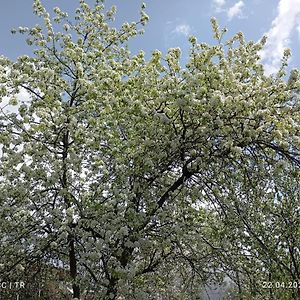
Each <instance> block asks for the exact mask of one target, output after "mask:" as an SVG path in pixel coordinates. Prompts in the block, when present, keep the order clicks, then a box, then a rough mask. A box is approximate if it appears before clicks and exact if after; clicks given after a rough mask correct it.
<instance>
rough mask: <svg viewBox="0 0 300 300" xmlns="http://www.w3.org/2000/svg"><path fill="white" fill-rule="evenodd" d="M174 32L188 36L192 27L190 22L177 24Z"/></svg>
mask: <svg viewBox="0 0 300 300" xmlns="http://www.w3.org/2000/svg"><path fill="white" fill-rule="evenodd" d="M172 32H173V33H176V34H179V35H184V36H188V35H190V33H191V27H190V25H188V24H180V25H177V26H176V27H175V29H174V30H173V31H172Z"/></svg>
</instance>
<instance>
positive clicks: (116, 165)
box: [0, 0, 300, 299]
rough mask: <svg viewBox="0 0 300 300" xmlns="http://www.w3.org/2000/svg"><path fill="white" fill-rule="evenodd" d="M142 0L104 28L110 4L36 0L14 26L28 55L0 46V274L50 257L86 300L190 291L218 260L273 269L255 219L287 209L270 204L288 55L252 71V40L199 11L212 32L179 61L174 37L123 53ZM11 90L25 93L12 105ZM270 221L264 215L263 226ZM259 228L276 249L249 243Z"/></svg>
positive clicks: (295, 75)
mask: <svg viewBox="0 0 300 300" xmlns="http://www.w3.org/2000/svg"><path fill="white" fill-rule="evenodd" d="M144 10H145V5H144V4H142V8H141V15H140V20H139V21H137V22H131V23H128V22H125V23H124V24H122V25H121V26H119V27H118V28H114V27H113V26H111V25H110V24H111V22H112V21H113V19H114V16H115V14H116V8H115V7H114V6H113V7H112V8H111V9H110V10H108V11H107V12H106V11H105V9H104V6H103V4H102V1H96V4H95V6H94V7H91V6H89V5H88V4H87V3H86V2H85V1H83V0H81V1H80V7H79V8H78V9H77V10H76V16H75V21H73V20H72V21H70V20H69V19H68V18H67V14H66V13H64V12H62V11H61V10H60V9H59V8H55V9H54V14H55V16H54V18H52V17H51V16H50V15H49V14H48V13H47V12H46V10H45V9H44V7H43V6H42V5H41V3H40V1H38V0H36V1H34V12H35V13H36V14H37V15H38V16H40V17H41V18H42V19H43V21H44V26H43V27H42V26H40V25H38V26H35V27H33V28H26V27H20V28H19V30H18V31H19V32H20V33H22V34H27V35H28V43H29V44H32V45H33V46H34V48H35V49H36V50H35V54H34V55H33V56H32V57H29V56H25V55H24V56H21V57H19V58H18V59H17V60H16V61H15V62H11V61H9V60H8V59H6V58H4V57H0V81H1V85H0V95H1V97H2V98H3V99H1V101H2V102H1V106H0V142H1V145H3V146H2V148H1V152H0V153H1V154H0V155H1V156H0V159H1V165H0V174H1V181H0V204H1V206H0V216H1V218H0V235H1V236H5V237H6V238H5V240H3V242H2V243H1V245H0V254H1V255H2V257H3V261H5V263H4V267H3V268H2V269H3V270H4V271H3V272H7V273H3V274H5V275H7V276H9V275H11V274H12V272H14V271H15V270H17V271H18V272H20V273H22V272H23V271H24V272H27V269H28V268H29V266H30V262H31V259H32V258H34V259H37V260H39V259H40V260H41V261H42V260H46V263H47V264H51V259H57V260H58V261H59V263H61V264H63V265H65V266H67V267H68V268H69V271H70V275H71V279H72V282H73V290H74V297H75V296H76V297H77V298H79V297H80V295H79V294H80V293H79V288H81V290H82V291H83V290H93V292H94V293H96V298H97V299H98V298H99V299H109V298H110V297H111V298H112V299H113V298H116V297H119V298H120V299H123V298H124V299H143V298H144V299H152V298H154V297H161V298H164V299H171V298H174V299H175V298H176V299H177V298H178V299H179V298H180V299H192V298H191V297H192V295H195V293H198V292H199V289H200V288H201V287H202V286H203V284H205V283H208V282H211V281H213V280H219V281H220V280H221V279H220V277H219V276H220V274H221V273H222V275H224V276H228V275H230V276H232V278H233V280H242V281H243V282H244V283H245V286H247V287H248V286H250V285H251V284H252V282H257V280H258V279H259V280H265V279H266V276H267V275H268V274H269V273H268V272H267V271H266V272H265V271H262V270H261V269H260V268H265V270H268V268H271V269H270V270H273V271H274V270H275V269H277V267H276V266H277V265H276V264H275V263H274V265H272V266H270V265H269V264H270V260H269V258H270V257H277V256H282V261H281V262H282V263H284V261H287V262H289V263H292V262H291V261H290V257H289V256H288V255H286V254H283V253H282V252H281V250H280V251H279V250H278V249H277V248H276V247H275V246H274V245H275V241H274V236H273V237H270V236H269V235H268V230H264V228H263V226H267V225H262V224H263V223H262V220H261V218H262V216H266V217H268V216H269V215H272V214H273V218H275V217H276V218H278V214H279V215H280V213H281V211H284V213H286V215H287V216H288V217H289V218H290V217H291V218H292V216H293V213H292V212H293V209H292V208H291V207H289V205H288V204H284V205H283V206H282V207H279V208H277V206H276V205H280V203H279V204H278V203H274V202H276V201H277V202H279V200H276V199H277V198H280V197H282V198H283V197H290V200H289V201H291V203H292V202H293V201H294V202H295V203H296V202H297V201H298V198H297V196H295V195H294V193H293V189H295V190H296V188H295V185H296V182H297V180H299V172H298V171H297V170H298V169H297V168H298V166H299V146H300V141H299V140H300V139H299V128H300V125H299V117H300V116H299V89H300V84H299V72H298V71H297V70H293V71H292V72H291V75H290V79H289V80H288V82H286V80H285V72H286V71H285V70H286V60H287V57H288V56H289V55H290V53H288V51H286V52H285V54H284V55H285V56H284V58H283V61H282V68H281V71H280V72H278V74H276V76H273V77H272V76H271V77H269V76H266V75H265V74H264V70H263V66H262V65H261V64H260V63H259V55H258V52H259V51H260V50H261V49H262V47H263V45H264V43H265V41H261V42H258V43H254V42H247V41H246V40H245V38H244V36H243V34H242V33H238V34H236V35H235V36H234V37H233V38H232V39H230V40H228V41H224V39H225V36H224V35H225V32H226V29H220V28H219V25H218V23H217V21H216V20H215V19H212V21H211V22H212V27H213V31H214V36H215V38H216V45H209V44H206V43H199V42H198V41H197V39H196V37H190V38H189V42H190V43H191V50H190V58H189V61H188V63H187V65H186V67H184V68H183V67H182V61H181V50H180V48H172V49H169V50H168V52H167V54H166V55H165V56H164V55H163V54H162V52H161V51H159V50H154V51H153V52H152V55H151V57H150V59H149V60H147V59H146V55H145V53H144V52H143V51H141V52H140V53H138V54H137V55H134V56H133V55H131V54H130V52H129V50H128V49H127V47H125V46H124V44H126V42H127V41H128V39H129V38H130V37H132V36H136V35H137V34H139V30H140V29H141V28H140V27H141V26H143V25H145V24H146V23H147V21H148V19H149V17H148V16H147V14H146V13H145V11H144ZM52 22H56V23H58V24H56V25H55V26H54V27H55V28H57V27H58V28H61V30H62V32H56V31H55V30H54V28H53V26H52ZM22 89H25V90H26V91H27V92H28V95H29V98H30V101H27V102H24V103H18V102H21V101H19V98H18V96H17V95H18V93H19V92H20V90H22ZM7 102H9V104H10V105H18V106H17V111H16V112H7V110H5V109H4V107H3V106H4V105H6V104H3V103H7ZM2 105H3V106H2ZM291 174H293V176H291ZM285 181H287V183H285ZM266 190H268V191H270V192H268V193H265V192H264V191H266ZM277 190H278V192H276V191H277ZM272 195H273V196H272ZM272 197H273V198H272ZM274 199H275V200H276V201H275V200H274ZM275 204H276V205H275ZM295 206H296V205H295ZM281 209H282V210H281ZM290 212H291V213H290ZM274 216H275V217H274ZM250 217H251V218H250ZM249 218H250V219H249ZM249 220H250V221H249ZM284 220H285V219H284ZM292 221H293V222H294V223H295V224H297V222H296V221H295V220H292ZM292 221H291V222H289V223H290V224H294V223H293V222H292ZM276 222H278V224H279V223H280V224H281V223H284V222H283V221H282V220H281V219H278V220H277V221H276ZM276 222H275V221H274V222H273V223H272V222H271V221H270V220H268V222H265V223H264V224H269V225H268V226H271V225H272V226H274V228H275V229H276V230H277V231H278V228H277V227H276V226H277V225H276V224H277V223H276ZM270 224H271V225H270ZM296 227H297V226H296V225H295V227H293V225H290V227H289V228H288V229H286V230H285V229H284V230H283V232H284V233H283V234H282V235H281V238H282V239H285V236H286V235H285V234H286V232H288V230H291V231H292V232H294V233H295V232H296V230H298V229H295V228H296ZM274 228H273V229H272V230H275V229H274ZM270 230H271V229H270ZM233 232H234V233H235V235H233ZM279 234H280V233H279ZM264 235H267V238H266V241H265V243H266V245H265V247H267V248H268V249H269V250H268V251H269V252H270V251H271V250H272V251H275V252H276V251H277V250H278V251H277V252H276V255H275V254H274V253H275V252H274V253H273V252H272V253H273V254H268V255H269V256H268V255H267V256H266V254H265V253H266V250H265V248H263V251H262V248H260V247H262V246H261V243H259V242H257V239H258V238H260V237H261V236H264ZM294 236H295V239H296V235H294ZM20 237H22V238H20ZM253 241H254V242H253ZM269 241H270V242H269ZM273 241H274V243H273ZM268 243H269V244H268ZM282 247H285V246H284V245H282ZM245 248H246V249H247V251H249V253H251V255H252V256H251V257H252V258H247V259H248V260H247V262H245V256H244V254H245V253H244V252H245ZM219 249H222V251H219ZM223 249H224V251H225V252H224V253H226V259H224V253H223ZM270 249H271V250H270ZM274 249H275V250H274ZM249 257H250V255H249ZM229 258H232V260H234V263H233V262H232V261H231V259H229ZM251 259H252V260H251ZM17 260H19V262H20V264H19V265H14V266H13V265H12V264H11V263H12V262H13V261H17ZM266 262H267V263H266ZM20 266H22V268H21V267H20ZM2 269H1V270H2ZM212 270H215V271H214V272H213V271H212ZM258 270H260V271H258ZM270 270H268V271H270ZM1 274H2V273H1ZM26 274H27V273H26ZM232 274H250V275H249V276H253V277H251V278H249V279H248V278H244V277H243V276H242V275H241V276H240V275H239V276H240V277H239V278H238V279H235V277H234V276H235V275H234V276H233V275H232ZM279 275H280V274H279ZM279 275H278V276H279ZM256 276H257V277H256ZM285 276H287V277H286V278H289V277H288V276H291V275H287V274H285ZM203 280H204V281H205V280H207V282H203ZM154 287H155V288H154ZM251 288H253V289H255V287H252V286H251ZM249 290H251V289H250V288H249ZM170 291H171V293H172V296H170ZM199 293H200V292H199ZM122 297H123V298H122ZM278 299H279V298H278Z"/></svg>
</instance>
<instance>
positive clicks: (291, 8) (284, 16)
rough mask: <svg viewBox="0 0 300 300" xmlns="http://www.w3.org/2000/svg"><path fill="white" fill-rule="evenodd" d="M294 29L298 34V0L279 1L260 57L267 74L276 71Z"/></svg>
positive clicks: (299, 17)
mask: <svg viewBox="0 0 300 300" xmlns="http://www.w3.org/2000/svg"><path fill="white" fill-rule="evenodd" d="M294 29H298V32H299V34H300V0H280V1H279V4H278V7H277V16H276V18H275V19H274V20H273V21H272V25H271V28H270V29H269V31H268V32H267V33H266V35H267V37H268V39H267V44H266V46H265V48H264V49H263V50H262V51H261V53H260V55H261V58H262V60H263V62H264V65H265V70H266V73H267V74H272V73H275V72H276V71H278V68H279V67H280V62H281V58H282V55H283V51H284V49H285V48H287V47H289V44H290V37H291V34H292V32H293V30H294Z"/></svg>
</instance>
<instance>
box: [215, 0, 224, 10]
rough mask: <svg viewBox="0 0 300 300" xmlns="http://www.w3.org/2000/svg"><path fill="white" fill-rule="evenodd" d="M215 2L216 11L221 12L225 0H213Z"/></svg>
mask: <svg viewBox="0 0 300 300" xmlns="http://www.w3.org/2000/svg"><path fill="white" fill-rule="evenodd" d="M213 4H214V5H215V9H216V12H217V13H219V12H221V11H222V10H223V9H222V8H223V6H224V5H225V4H226V1H225V0H213Z"/></svg>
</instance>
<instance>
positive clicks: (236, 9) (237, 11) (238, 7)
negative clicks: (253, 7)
mask: <svg viewBox="0 0 300 300" xmlns="http://www.w3.org/2000/svg"><path fill="white" fill-rule="evenodd" d="M244 5H245V4H244V2H243V1H239V2H237V3H235V4H234V5H233V6H232V7H230V8H229V9H228V10H227V17H228V19H229V20H231V19H232V18H234V17H239V16H241V14H242V9H243V7H244Z"/></svg>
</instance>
